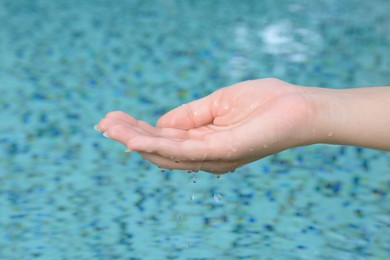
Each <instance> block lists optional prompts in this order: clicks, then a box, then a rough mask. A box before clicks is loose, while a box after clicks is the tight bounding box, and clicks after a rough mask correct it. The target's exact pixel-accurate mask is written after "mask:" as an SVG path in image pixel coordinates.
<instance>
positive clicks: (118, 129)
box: [107, 125, 122, 136]
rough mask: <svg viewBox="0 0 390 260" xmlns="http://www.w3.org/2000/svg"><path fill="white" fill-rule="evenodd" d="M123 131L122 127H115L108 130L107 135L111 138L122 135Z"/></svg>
mask: <svg viewBox="0 0 390 260" xmlns="http://www.w3.org/2000/svg"><path fill="white" fill-rule="evenodd" d="M121 131H122V126H121V125H114V126H111V127H110V128H108V130H107V133H108V135H109V136H117V135H119V134H120V132H121Z"/></svg>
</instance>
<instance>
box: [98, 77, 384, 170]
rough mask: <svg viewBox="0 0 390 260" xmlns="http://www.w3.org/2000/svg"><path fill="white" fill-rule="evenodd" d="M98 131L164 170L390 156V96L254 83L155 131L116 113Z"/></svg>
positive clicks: (202, 103) (192, 106)
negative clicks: (338, 150) (283, 157)
mask: <svg viewBox="0 0 390 260" xmlns="http://www.w3.org/2000/svg"><path fill="white" fill-rule="evenodd" d="M378 107H379V108H378ZM97 128H98V130H99V131H101V132H104V133H105V135H106V136H107V137H109V138H111V139H113V140H116V141H118V142H120V143H122V144H124V145H125V146H126V147H127V148H128V149H129V150H131V151H135V152H138V153H140V154H141V155H142V157H143V158H144V159H146V160H149V161H150V162H152V163H154V164H156V165H158V166H159V167H161V168H166V169H183V170H193V171H197V170H202V171H207V172H211V173H215V174H223V173H227V172H230V171H233V170H234V169H236V168H237V167H241V166H243V165H245V164H248V163H250V162H253V161H256V160H258V159H261V158H264V157H266V156H268V155H271V154H274V153H278V152H280V151H283V150H286V149H288V148H292V147H297V146H303V145H310V144H314V143H330V144H346V145H359V146H365V147H370V148H375V149H382V150H387V151H389V150H390V88H389V87H371V88H366V89H350V90H348V89H346V90H334V89H324V88H315V87H304V86H297V85H293V84H290V83H287V82H284V81H282V80H278V79H273V78H268V79H259V80H251V81H244V82H240V83H237V84H235V85H233V86H230V87H225V88H221V89H219V90H217V91H215V92H214V93H212V94H210V95H208V96H206V97H204V98H202V99H199V100H195V101H192V102H190V103H188V104H185V105H182V106H179V107H177V108H175V109H173V110H172V111H170V112H168V113H167V114H165V115H163V116H162V117H161V118H160V119H159V120H158V122H157V126H156V127H154V126H152V125H150V124H148V123H146V122H144V121H141V120H137V119H135V118H134V117H132V116H130V115H128V114H126V113H124V112H122V111H113V112H110V113H108V114H107V115H106V116H105V118H103V119H102V120H101V121H100V122H99V124H98V126H97Z"/></svg>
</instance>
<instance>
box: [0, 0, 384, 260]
mask: <svg viewBox="0 0 390 260" xmlns="http://www.w3.org/2000/svg"><path fill="white" fill-rule="evenodd" d="M389 13H390V2H389V1H387V0H373V1H359V0H344V1H337V0H319V1H308V0H306V1H305V0H297V1H282V0H262V1H238V0H237V1H233V0H231V1H228V0H225V1H222V0H217V1H206V0H199V1H173V0H155V1H141V0H139V1H136V0H129V1H124V0H123V1H122V0H121V1H120V0H118V1H108V0H95V1H94V0H83V1H77V0H55V1H53V0H34V1H33V0H1V1H0V111H1V112H0V118H1V124H0V148H1V149H0V259H6V260H8V259H9V260H11V259H12V260H13V259H15V260H20V259H72V260H73V259H193V260H195V259H198V260H200V259H228V260H229V259H354V260H355V259H390V153H388V152H383V151H376V150H371V149H366V148H360V147H347V146H337V145H322V144H318V145H312V146H307V147H299V148H294V149H291V150H287V151H284V152H282V153H279V154H276V155H272V156H269V157H267V158H264V159H263V160H260V161H257V162H254V163H252V164H250V165H247V166H245V167H243V168H240V169H239V170H237V171H236V172H234V173H229V174H227V175H224V176H222V177H221V178H219V179H217V178H215V177H214V176H213V175H211V174H207V173H204V172H199V173H197V174H196V175H195V176H194V175H193V174H192V173H187V172H185V171H178V170H176V171H161V170H160V169H158V168H157V167H156V166H154V165H151V164H150V163H149V162H146V161H143V160H142V159H141V157H140V156H139V155H137V154H133V153H125V152H124V150H125V147H124V146H123V145H120V144H118V143H116V142H114V141H112V140H110V139H106V138H104V137H102V135H101V134H99V133H98V132H96V131H94V129H93V125H95V124H96V123H97V122H99V120H100V119H101V118H102V117H103V116H104V115H105V114H106V113H107V112H109V111H112V110H123V111H126V112H128V113H130V114H132V115H133V116H135V117H137V118H140V119H143V120H145V121H147V122H149V123H151V124H155V122H156V120H157V119H158V118H159V117H160V116H161V115H162V114H164V113H165V112H167V111H169V110H170V109H172V108H174V107H176V106H179V105H181V104H183V103H186V102H189V101H191V100H193V99H197V98H200V97H202V96H205V95H207V94H209V93H211V92H213V91H215V90H217V89H218V88H220V87H223V86H228V85H231V84H234V83H236V82H239V81H242V80H247V79H255V78H263V77H278V78H281V79H283V80H286V81H289V82H292V83H295V84H301V85H308V86H321V87H327V88H352V87H362V86H373V85H388V84H390V48H389V46H390V16H389V15H388V14H389Z"/></svg>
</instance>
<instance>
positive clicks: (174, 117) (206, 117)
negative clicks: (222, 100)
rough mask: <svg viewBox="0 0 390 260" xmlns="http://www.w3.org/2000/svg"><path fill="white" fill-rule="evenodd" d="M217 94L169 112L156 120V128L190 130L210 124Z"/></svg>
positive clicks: (213, 114)
mask: <svg viewBox="0 0 390 260" xmlns="http://www.w3.org/2000/svg"><path fill="white" fill-rule="evenodd" d="M218 93H219V92H218V91H217V92H214V93H212V94H211V95H208V96H206V97H204V98H201V99H198V100H195V101H192V102H190V103H188V104H184V105H181V106H179V107H177V108H175V109H173V110H171V111H169V112H168V113H166V114H165V115H163V116H162V117H161V118H160V119H159V120H158V122H157V126H158V127H170V128H178V129H191V128H196V127H200V126H204V125H207V124H211V123H212V122H213V120H214V117H215V112H214V110H215V109H214V101H216V100H217V99H218V97H219V94H218Z"/></svg>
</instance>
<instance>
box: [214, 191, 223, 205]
mask: <svg viewBox="0 0 390 260" xmlns="http://www.w3.org/2000/svg"><path fill="white" fill-rule="evenodd" d="M222 199H223V196H222V194H220V193H215V194H214V200H215V202H217V203H221V202H222Z"/></svg>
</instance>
